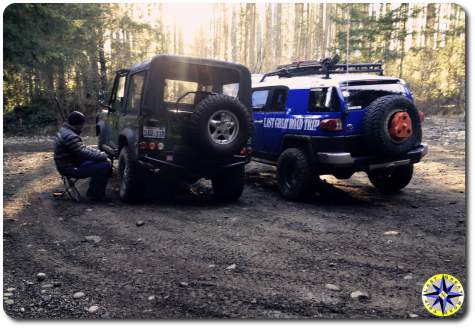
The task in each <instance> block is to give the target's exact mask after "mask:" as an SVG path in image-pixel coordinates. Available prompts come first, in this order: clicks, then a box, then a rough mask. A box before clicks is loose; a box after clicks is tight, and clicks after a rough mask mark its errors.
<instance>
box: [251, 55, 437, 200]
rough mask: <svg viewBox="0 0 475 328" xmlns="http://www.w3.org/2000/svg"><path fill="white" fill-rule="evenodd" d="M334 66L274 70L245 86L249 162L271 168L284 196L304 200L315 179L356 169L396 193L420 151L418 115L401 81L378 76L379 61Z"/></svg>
mask: <svg viewBox="0 0 475 328" xmlns="http://www.w3.org/2000/svg"><path fill="white" fill-rule="evenodd" d="M337 61H338V60H337V59H335V58H334V59H324V60H321V61H304V62H296V63H292V64H288V65H282V66H279V67H278V68H277V69H276V70H275V71H273V72H270V73H266V74H264V75H263V76H260V77H259V79H258V80H257V81H254V83H253V92H252V107H253V121H254V136H253V140H252V143H253V159H254V160H255V161H258V162H263V163H267V164H272V165H277V179H278V186H279V190H280V192H281V193H282V195H283V196H284V197H285V198H287V199H291V200H295V199H298V198H301V197H303V196H305V195H309V194H310V193H311V192H312V190H315V189H314V188H315V186H316V185H317V181H318V176H319V175H323V174H332V175H334V176H335V177H337V178H339V179H348V178H350V177H351V176H352V175H353V173H355V172H357V171H364V172H366V173H367V174H368V177H369V180H370V181H371V183H372V184H373V185H374V186H375V187H376V188H378V189H379V190H381V191H382V192H386V193H391V192H396V191H398V190H400V189H402V188H404V187H405V186H407V184H408V183H409V182H410V180H411V178H412V174H413V164H414V163H417V162H419V161H420V160H421V158H422V157H423V156H425V155H426V154H427V149H428V148H427V145H425V144H421V139H422V130H421V121H422V120H423V114H422V113H420V112H419V111H418V110H417V109H416V107H415V105H414V102H413V98H412V95H411V92H410V91H409V89H408V87H407V85H406V84H405V83H404V81H403V80H401V79H398V78H394V77H386V76H383V69H382V64H381V63H376V64H368V63H361V64H338V63H337ZM370 73H373V74H370ZM374 73H377V74H374Z"/></svg>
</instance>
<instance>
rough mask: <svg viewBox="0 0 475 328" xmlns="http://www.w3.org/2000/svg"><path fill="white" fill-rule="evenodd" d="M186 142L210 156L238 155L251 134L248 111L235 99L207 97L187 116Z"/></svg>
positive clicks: (222, 96)
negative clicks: (187, 140)
mask: <svg viewBox="0 0 475 328" xmlns="http://www.w3.org/2000/svg"><path fill="white" fill-rule="evenodd" d="M186 128H187V129H188V136H189V141H190V143H191V144H192V145H193V146H195V147H197V148H198V149H199V150H200V151H202V152H204V153H208V154H212V155H223V156H225V155H231V154H236V153H239V151H240V150H241V149H242V147H244V146H246V144H247V140H248V138H249V137H250V135H251V132H252V120H251V115H250V113H249V111H248V109H247V108H246V107H245V106H244V105H243V104H242V103H241V102H240V101H239V100H237V99H235V98H232V97H229V96H226V95H211V96H208V97H206V98H205V99H204V100H202V101H201V102H200V103H199V104H198V105H197V106H196V107H195V109H194V111H193V114H192V115H191V117H190V120H189V124H188V125H187V127H186Z"/></svg>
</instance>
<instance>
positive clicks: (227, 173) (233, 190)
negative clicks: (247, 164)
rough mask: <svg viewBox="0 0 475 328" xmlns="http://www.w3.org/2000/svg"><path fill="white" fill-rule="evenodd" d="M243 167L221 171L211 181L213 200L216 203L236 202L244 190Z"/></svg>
mask: <svg viewBox="0 0 475 328" xmlns="http://www.w3.org/2000/svg"><path fill="white" fill-rule="evenodd" d="M244 182H245V176H244V166H238V167H233V168H230V169H226V170H221V171H220V172H219V173H218V174H217V175H216V176H214V177H213V178H212V179H211V183H212V185H213V195H214V196H213V198H214V199H215V200H216V201H218V202H234V201H237V200H238V199H239V198H240V197H241V195H242V192H243V190H244Z"/></svg>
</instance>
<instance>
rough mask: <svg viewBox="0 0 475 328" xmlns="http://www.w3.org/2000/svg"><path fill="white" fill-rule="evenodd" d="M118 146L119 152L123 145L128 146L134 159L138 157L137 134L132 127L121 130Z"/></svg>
mask: <svg viewBox="0 0 475 328" xmlns="http://www.w3.org/2000/svg"><path fill="white" fill-rule="evenodd" d="M118 146H119V147H118V149H117V152H118V153H120V150H121V149H122V147H127V148H128V150H129V152H130V154H131V155H132V158H133V160H136V159H137V156H138V154H137V135H136V133H134V131H133V130H132V129H131V128H125V129H123V130H122V131H121V132H120V134H119V143H118Z"/></svg>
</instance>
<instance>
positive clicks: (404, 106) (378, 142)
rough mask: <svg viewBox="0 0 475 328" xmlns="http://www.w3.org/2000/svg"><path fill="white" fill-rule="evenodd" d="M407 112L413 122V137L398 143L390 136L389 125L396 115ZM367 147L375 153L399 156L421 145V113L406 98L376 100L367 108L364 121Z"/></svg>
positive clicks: (397, 96) (393, 97)
mask: <svg viewBox="0 0 475 328" xmlns="http://www.w3.org/2000/svg"><path fill="white" fill-rule="evenodd" d="M400 111H404V112H407V114H408V115H409V117H410V118H411V121H412V135H411V136H409V137H408V138H407V139H405V140H402V141H396V140H394V139H393V138H391V136H390V135H389V129H388V124H389V120H390V119H391V117H392V116H393V115H394V114H395V113H396V112H400ZM363 133H364V136H365V141H366V145H367V146H368V147H369V148H370V149H371V150H372V151H373V152H375V153H379V154H383V155H388V156H397V155H400V154H404V153H407V152H408V151H409V150H411V149H413V148H415V147H416V146H418V145H419V144H420V143H421V140H422V129H421V120H420V117H419V112H418V111H417V108H416V107H415V106H414V104H413V102H412V101H410V100H409V99H407V98H406V97H404V96H400V95H389V96H383V97H380V98H378V99H376V100H374V101H373V102H372V103H371V104H370V105H369V106H368V108H367V113H366V116H365V118H364V120H363Z"/></svg>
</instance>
